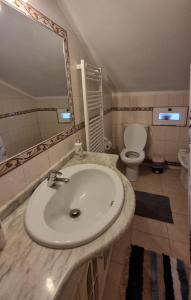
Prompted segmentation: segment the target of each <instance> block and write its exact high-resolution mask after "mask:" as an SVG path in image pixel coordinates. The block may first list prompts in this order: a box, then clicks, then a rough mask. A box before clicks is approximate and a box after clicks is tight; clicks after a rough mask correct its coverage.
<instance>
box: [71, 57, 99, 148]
mask: <svg viewBox="0 0 191 300" xmlns="http://www.w3.org/2000/svg"><path fill="white" fill-rule="evenodd" d="M77 69H80V70H81V77H82V92H83V102H84V119H85V133H86V146H87V151H91V152H104V121H103V93H102V71H101V68H98V67H96V66H93V65H91V64H88V63H86V62H85V61H84V60H81V63H80V64H78V65H77Z"/></svg>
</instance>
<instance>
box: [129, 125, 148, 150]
mask: <svg viewBox="0 0 191 300" xmlns="http://www.w3.org/2000/svg"><path fill="white" fill-rule="evenodd" d="M146 141H147V132H146V130H145V128H144V127H143V126H141V125H140V124H130V125H128V127H126V128H125V131H124V144H125V148H126V149H133V151H140V150H143V149H144V147H145V144H146Z"/></svg>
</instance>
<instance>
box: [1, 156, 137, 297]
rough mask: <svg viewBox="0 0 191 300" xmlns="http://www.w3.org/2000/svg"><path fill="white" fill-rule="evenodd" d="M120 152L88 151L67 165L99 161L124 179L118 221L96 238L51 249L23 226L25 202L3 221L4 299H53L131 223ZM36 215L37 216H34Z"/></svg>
mask: <svg viewBox="0 0 191 300" xmlns="http://www.w3.org/2000/svg"><path fill="white" fill-rule="evenodd" d="M117 160H118V156H117V155H111V154H99V153H86V155H85V157H84V159H83V160H80V161H79V160H76V159H75V158H72V159H71V160H70V161H68V162H67V163H66V165H65V166H70V165H75V164H81V163H96V164H101V165H105V166H108V167H110V168H111V169H113V170H115V171H116V172H117V173H118V174H119V176H120V178H121V179H122V182H123V185H124V190H125V201H124V205H123V208H122V211H121V213H120V215H119V217H118V218H117V220H116V221H115V222H114V223H113V224H112V225H111V227H110V228H109V229H107V230H106V231H105V232H104V233H103V234H102V235H100V236H99V237H98V238H97V239H95V240H94V241H92V242H90V243H88V244H86V245H83V246H80V247H77V248H73V249H58V250H55V249H49V248H45V247H42V246H40V245H38V244H36V243H35V242H33V241H32V240H31V239H30V238H29V236H28V235H27V233H26V232H25V229H24V223H23V218H24V212H25V209H26V207H27V202H28V201H25V202H24V203H23V204H22V205H20V206H19V207H18V208H17V209H16V210H15V211H14V212H13V213H12V214H11V215H10V216H9V217H7V218H6V219H5V220H4V222H3V227H4V229H5V234H6V240H7V242H6V246H5V248H4V249H3V251H1V252H0V299H1V300H29V299H30V300H53V299H56V298H57V295H58V293H59V291H60V289H61V287H63V285H64V284H65V283H66V282H67V280H68V278H69V277H70V275H71V274H72V273H73V272H74V270H75V269H76V268H77V267H79V266H80V265H82V264H83V263H84V262H86V261H88V259H89V258H91V257H92V256H94V255H96V254H97V253H99V252H100V251H101V250H103V249H105V248H106V247H108V246H109V245H111V244H112V243H113V242H114V241H115V240H117V239H118V238H119V237H120V236H121V234H122V233H123V232H124V231H125V230H126V228H127V227H128V225H129V224H130V222H131V220H132V217H133V215H134V210H135V198H134V192H133V189H132V187H131V184H130V183H129V181H128V180H127V179H126V177H125V176H124V175H122V174H121V172H120V171H118V170H117V169H116V162H117ZM34 218H35V216H34Z"/></svg>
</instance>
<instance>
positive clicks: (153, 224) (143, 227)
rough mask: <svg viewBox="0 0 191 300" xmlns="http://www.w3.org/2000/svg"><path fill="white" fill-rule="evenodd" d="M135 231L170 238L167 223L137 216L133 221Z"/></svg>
mask: <svg viewBox="0 0 191 300" xmlns="http://www.w3.org/2000/svg"><path fill="white" fill-rule="evenodd" d="M133 229H135V230H138V231H142V232H145V233H150V234H156V235H157V236H162V237H165V238H168V231H167V225H166V223H164V222H160V221H156V220H152V219H149V218H144V217H140V216H135V217H134V219H133Z"/></svg>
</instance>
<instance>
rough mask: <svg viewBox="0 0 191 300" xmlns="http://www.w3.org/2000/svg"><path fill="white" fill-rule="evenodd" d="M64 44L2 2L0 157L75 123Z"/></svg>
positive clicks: (18, 150)
mask: <svg viewBox="0 0 191 300" xmlns="http://www.w3.org/2000/svg"><path fill="white" fill-rule="evenodd" d="M63 43H64V39H63V38H62V37H61V36H59V35H57V34H56V33H54V32H53V31H51V30H49V29H48V28H46V27H44V26H42V25H41V24H40V23H38V22H34V21H33V20H32V19H30V18H28V17H26V16H24V15H23V14H21V13H20V12H18V11H17V10H15V9H13V8H12V7H10V6H8V5H6V4H5V3H2V4H1V11H0V45H1V46H0V161H3V160H4V159H7V158H9V157H11V156H13V155H16V154H17V153H19V152H21V151H23V150H25V149H27V148H29V147H31V146H33V145H35V144H37V143H40V142H41V141H43V140H45V139H47V138H50V137H51V136H53V135H56V134H58V133H59V132H61V131H63V130H64V129H65V128H68V127H70V126H71V120H72V113H70V107H69V101H68V86H67V74H66V68H65V60H64V59H65V58H64V50H63ZM68 111H69V113H67V112H68Z"/></svg>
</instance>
